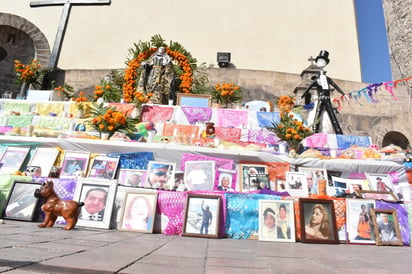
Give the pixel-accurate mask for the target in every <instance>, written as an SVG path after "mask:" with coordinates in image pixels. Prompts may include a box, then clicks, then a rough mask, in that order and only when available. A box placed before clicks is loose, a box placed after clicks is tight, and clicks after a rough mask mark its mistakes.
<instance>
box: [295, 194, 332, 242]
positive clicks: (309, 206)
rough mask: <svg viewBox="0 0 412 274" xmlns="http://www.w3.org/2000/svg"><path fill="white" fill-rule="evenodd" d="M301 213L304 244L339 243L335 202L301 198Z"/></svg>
mask: <svg viewBox="0 0 412 274" xmlns="http://www.w3.org/2000/svg"><path fill="white" fill-rule="evenodd" d="M299 211H300V225H301V227H300V230H301V240H302V242H304V243H319V244H322V243H324V244H338V243H339V238H338V233H337V228H336V218H335V208H334V205H333V200H321V199H310V198H300V199H299Z"/></svg>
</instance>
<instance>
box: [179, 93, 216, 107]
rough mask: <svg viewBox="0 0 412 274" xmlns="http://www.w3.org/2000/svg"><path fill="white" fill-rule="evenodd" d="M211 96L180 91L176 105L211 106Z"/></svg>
mask: <svg viewBox="0 0 412 274" xmlns="http://www.w3.org/2000/svg"><path fill="white" fill-rule="evenodd" d="M210 101H211V96H210V95H206V94H188V93H178V94H177V102H176V105H178V106H182V107H183V106H184V107H204V108H209V107H210Z"/></svg>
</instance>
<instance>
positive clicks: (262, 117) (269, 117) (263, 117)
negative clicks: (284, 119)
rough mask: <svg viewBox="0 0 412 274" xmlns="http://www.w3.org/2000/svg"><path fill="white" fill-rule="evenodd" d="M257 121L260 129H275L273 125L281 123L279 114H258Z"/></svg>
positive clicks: (259, 112)
mask: <svg viewBox="0 0 412 274" xmlns="http://www.w3.org/2000/svg"><path fill="white" fill-rule="evenodd" d="M256 117H257V121H258V124H259V127H260V128H264V127H273V124H274V123H275V124H276V123H279V121H280V115H279V112H261V111H258V112H256Z"/></svg>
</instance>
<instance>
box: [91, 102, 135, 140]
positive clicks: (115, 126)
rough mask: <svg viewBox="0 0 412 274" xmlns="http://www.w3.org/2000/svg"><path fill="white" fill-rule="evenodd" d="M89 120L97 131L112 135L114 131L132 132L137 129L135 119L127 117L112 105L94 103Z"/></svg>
mask: <svg viewBox="0 0 412 274" xmlns="http://www.w3.org/2000/svg"><path fill="white" fill-rule="evenodd" d="M90 114H91V120H89V123H90V124H91V126H92V127H94V128H95V129H96V130H97V131H99V132H101V133H102V132H107V133H109V136H111V135H113V133H114V132H115V131H123V132H125V133H132V132H135V131H137V129H136V124H137V123H138V122H139V120H137V119H133V118H131V117H127V116H126V115H125V114H123V113H122V112H120V111H117V110H116V109H115V108H113V107H109V106H104V104H103V103H101V104H98V105H96V104H94V106H93V107H92V109H91V111H90Z"/></svg>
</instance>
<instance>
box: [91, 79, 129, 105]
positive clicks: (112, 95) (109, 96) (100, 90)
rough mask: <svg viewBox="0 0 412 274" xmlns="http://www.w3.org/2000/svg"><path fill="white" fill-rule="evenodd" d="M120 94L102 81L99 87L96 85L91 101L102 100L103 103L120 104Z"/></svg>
mask: <svg viewBox="0 0 412 274" xmlns="http://www.w3.org/2000/svg"><path fill="white" fill-rule="evenodd" d="M121 97H122V92H121V90H119V89H118V88H116V87H115V86H113V85H111V84H110V83H108V82H106V81H105V80H102V81H101V83H100V85H96V86H95V89H94V91H93V99H94V101H97V100H98V99H99V98H103V100H104V101H105V102H108V103H109V102H114V103H117V102H120V99H121Z"/></svg>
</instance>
